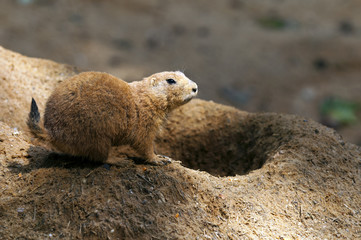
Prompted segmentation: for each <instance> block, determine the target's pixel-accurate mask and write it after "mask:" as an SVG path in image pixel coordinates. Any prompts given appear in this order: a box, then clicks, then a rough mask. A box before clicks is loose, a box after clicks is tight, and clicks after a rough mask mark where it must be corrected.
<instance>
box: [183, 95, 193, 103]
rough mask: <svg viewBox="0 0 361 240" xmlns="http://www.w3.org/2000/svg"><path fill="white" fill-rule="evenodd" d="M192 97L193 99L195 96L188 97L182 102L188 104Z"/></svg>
mask: <svg viewBox="0 0 361 240" xmlns="http://www.w3.org/2000/svg"><path fill="white" fill-rule="evenodd" d="M193 97H195V96H188V97H187V98H185V99H184V102H185V103H187V102H189V101H190V100H192V99H193Z"/></svg>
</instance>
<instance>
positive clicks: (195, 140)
mask: <svg viewBox="0 0 361 240" xmlns="http://www.w3.org/2000/svg"><path fill="white" fill-rule="evenodd" d="M185 110H186V111H185ZM279 127H280V126H279V124H278V120H277V115H267V114H265V115H259V116H257V117H255V114H249V113H245V112H241V111H239V110H237V109H234V108H231V107H226V106H223V105H219V104H215V103H209V102H204V101H199V102H196V103H195V104H192V105H191V106H189V107H188V108H187V109H185V108H181V109H180V110H179V111H175V112H174V113H173V114H172V115H171V116H170V117H169V120H168V123H167V124H166V126H165V127H164V129H163V131H162V132H161V136H160V137H159V138H158V139H157V141H156V149H157V151H158V153H161V154H164V155H167V156H170V157H172V158H174V159H179V160H181V161H182V164H183V165H185V166H186V167H189V168H192V169H199V170H203V171H207V172H208V173H210V174H212V175H214V176H234V175H236V174H238V175H244V174H247V173H248V172H249V171H252V170H255V169H259V168H261V167H262V166H263V165H264V163H265V162H266V161H267V159H269V157H270V156H273V155H274V154H275V153H276V152H277V151H278V149H279V147H280V145H282V144H284V143H285V142H287V141H288V140H289V137H290V136H289V135H287V134H284V135H282V134H280V132H279Z"/></svg>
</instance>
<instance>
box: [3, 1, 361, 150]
mask: <svg viewBox="0 0 361 240" xmlns="http://www.w3.org/2000/svg"><path fill="white" fill-rule="evenodd" d="M360 13H361V1H359V0H347V1H345V0H318V1H315V0H302V1H301V0H299V1H296V0H252V1H247V0H222V1H220V0H197V1H194V0H183V1H175V0H128V1H126V0H77V1H74V0H61V1H60V0H58V1H56V0H3V1H1V3H0V23H1V25H0V45H1V46H3V47H5V48H7V49H10V50H13V51H16V52H19V53H21V54H24V55H27V56H31V57H37V58H46V59H51V60H54V61H57V62H61V63H66V64H71V65H76V66H78V67H80V68H81V69H83V70H94V71H105V72H109V73H111V74H113V75H116V76H118V77H120V78H123V79H124V80H126V81H134V80H140V79H141V78H142V77H144V76H148V75H150V74H152V73H154V72H158V71H164V70H182V71H184V72H185V73H186V75H187V76H188V77H189V78H191V79H192V80H194V81H196V82H197V83H198V84H199V89H200V91H199V97H200V98H202V99H206V100H213V101H215V102H219V103H223V104H228V105H232V106H235V107H237V108H239V109H241V110H245V111H250V112H260V111H266V112H278V113H291V114H297V115H301V116H305V117H308V118H312V119H314V120H316V121H319V122H321V123H323V124H325V125H328V126H330V127H333V128H335V129H337V131H338V132H340V133H341V135H342V136H343V137H344V139H345V140H347V141H350V142H353V143H356V144H361V124H360V119H361V114H360V103H361V94H360V93H361V14H360Z"/></svg>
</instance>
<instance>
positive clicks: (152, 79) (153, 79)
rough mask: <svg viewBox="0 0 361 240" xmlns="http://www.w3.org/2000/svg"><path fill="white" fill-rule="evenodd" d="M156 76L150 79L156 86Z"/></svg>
mask: <svg viewBox="0 0 361 240" xmlns="http://www.w3.org/2000/svg"><path fill="white" fill-rule="evenodd" d="M156 80H157V79H156V78H155V77H152V78H151V79H150V84H151V85H152V86H153V87H154V86H155V85H156Z"/></svg>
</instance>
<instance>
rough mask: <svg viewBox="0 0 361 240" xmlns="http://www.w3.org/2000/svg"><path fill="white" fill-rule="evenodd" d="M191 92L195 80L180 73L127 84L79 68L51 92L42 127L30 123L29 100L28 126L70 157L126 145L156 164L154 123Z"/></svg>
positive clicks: (99, 157)
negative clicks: (72, 75)
mask: <svg viewBox="0 0 361 240" xmlns="http://www.w3.org/2000/svg"><path fill="white" fill-rule="evenodd" d="M167 79H174V80H175V81H176V83H173V82H171V83H168V82H167ZM197 92H198V88H197V85H196V84H195V83H194V82H192V81H191V80H189V79H188V78H187V77H186V76H185V75H184V74H183V73H181V72H161V73H156V74H153V75H152V76H150V77H147V78H144V79H143V80H142V81H136V82H132V83H129V84H128V83H126V82H124V81H123V80H121V79H119V78H116V77H114V76H112V75H110V74H107V73H99V72H84V73H81V74H78V75H76V76H74V77H71V78H70V79H67V80H65V81H64V82H62V83H60V84H59V85H58V87H57V88H56V89H55V90H54V92H53V93H52V94H51V96H50V97H49V99H48V101H47V103H46V109H45V114H44V127H45V129H44V127H42V125H39V119H37V120H38V121H37V122H36V121H35V122H34V119H35V120H36V118H34V117H33V116H34V115H35V116H36V114H34V113H32V111H33V105H32V111H31V112H30V113H29V119H28V126H29V128H30V129H31V131H32V133H33V134H34V135H35V136H36V137H43V136H44V134H46V136H47V139H48V140H49V142H50V143H51V144H52V145H53V146H54V147H55V148H56V149H58V150H60V151H61V152H64V153H68V154H71V155H74V156H83V157H87V158H89V159H90V160H92V161H101V162H105V161H106V160H107V158H108V153H109V150H110V148H111V146H119V145H130V146H131V147H132V148H134V150H135V151H136V152H137V153H138V154H139V157H141V158H143V159H145V160H146V161H148V162H151V163H159V158H158V157H157V156H156V155H155V153H154V148H153V141H154V138H155V137H156V134H157V132H158V130H159V128H160V125H161V124H162V122H163V121H164V119H165V118H166V115H167V114H168V113H169V112H170V111H171V110H173V109H174V108H176V107H178V106H181V105H183V104H185V103H186V102H188V101H189V100H191V99H192V98H193V97H194V96H196V94H197ZM34 102H35V101H34ZM35 105H36V103H35ZM36 110H37V108H36ZM39 129H40V130H39Z"/></svg>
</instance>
